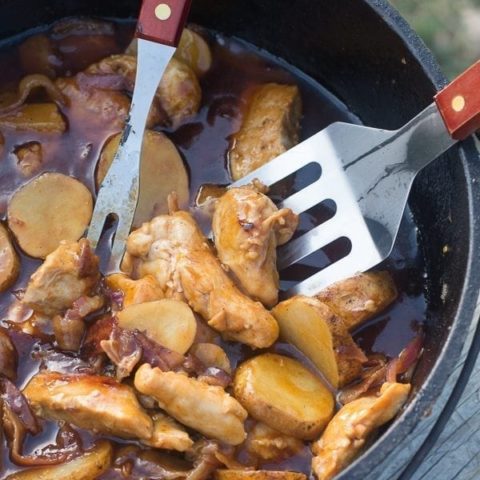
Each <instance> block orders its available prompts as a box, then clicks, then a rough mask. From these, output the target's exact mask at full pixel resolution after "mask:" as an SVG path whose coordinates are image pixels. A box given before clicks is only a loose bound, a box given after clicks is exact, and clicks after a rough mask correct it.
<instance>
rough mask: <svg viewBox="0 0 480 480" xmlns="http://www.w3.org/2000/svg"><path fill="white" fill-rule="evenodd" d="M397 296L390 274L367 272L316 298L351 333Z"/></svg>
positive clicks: (324, 291)
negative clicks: (337, 317)
mask: <svg viewBox="0 0 480 480" xmlns="http://www.w3.org/2000/svg"><path fill="white" fill-rule="evenodd" d="M397 296H398V292H397V289H396V287H395V284H394V283H393V279H392V277H391V275H390V274H389V273H388V272H367V273H361V274H359V275H356V276H355V277H352V278H347V279H346V280H342V281H340V282H336V283H334V284H333V285H331V286H329V287H327V288H326V289H325V290H322V291H321V292H320V293H319V294H318V295H317V298H318V299H319V300H321V301H322V302H324V303H326V304H327V305H328V306H329V307H330V308H331V309H332V310H333V311H334V312H335V313H336V314H337V315H338V316H339V317H341V318H342V319H343V320H344V321H345V323H346V325H347V328H348V329H349V330H352V329H353V328H355V327H358V326H359V325H361V324H362V323H363V322H366V321H367V320H368V319H369V318H372V317H374V316H375V315H378V314H379V313H380V312H381V311H382V310H384V309H385V308H387V307H388V306H389V305H390V304H391V303H393V302H394V301H395V300H396V298H397Z"/></svg>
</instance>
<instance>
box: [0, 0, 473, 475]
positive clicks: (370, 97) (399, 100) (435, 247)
mask: <svg viewBox="0 0 480 480" xmlns="http://www.w3.org/2000/svg"><path fill="white" fill-rule="evenodd" d="M138 8H139V1H138V0H100V1H98V0H0V36H2V37H7V36H11V35H12V34H16V33H20V32H23V31H25V30H26V29H29V28H32V27H35V26H39V25H42V24H45V23H50V22H52V21H54V20H56V19H58V18H61V17H64V16H71V15H100V16H106V17H121V18H126V17H131V16H134V15H135V14H136V12H137V11H138ZM190 18H191V20H192V21H193V22H195V23H198V24H200V25H203V26H205V27H208V28H212V29H214V30H217V31H220V32H222V33H225V34H227V35H234V36H237V37H240V38H242V39H244V40H247V41H249V42H251V43H253V44H255V45H257V46H258V47H261V48H264V49H266V50H268V51H269V52H271V53H272V54H274V55H277V56H279V57H282V58H284V59H285V60H287V61H288V62H290V63H291V64H293V65H295V66H296V67H298V68H300V69H301V70H303V71H304V72H305V73H307V74H308V75H310V76H312V77H313V78H315V79H316V80H318V81H319V82H320V83H322V84H323V85H324V86H325V87H327V88H328V89H329V90H330V91H331V92H332V93H334V94H335V95H336V96H337V97H338V98H339V99H340V100H342V101H343V102H344V103H345V104H346V105H347V106H348V108H349V109H350V110H351V111H352V112H353V113H354V114H356V115H357V116H358V117H359V118H360V119H361V120H362V122H364V123H365V124H366V125H368V126H372V127H378V128H386V129H396V128H399V127H400V126H401V125H403V124H404V123H406V122H407V120H409V119H410V118H411V117H413V116H414V115H415V114H417V113H418V112H419V111H420V110H422V109H423V108H424V107H426V106H427V105H428V104H429V103H431V101H432V97H433V95H434V94H435V92H436V90H438V89H440V88H441V87H442V86H444V85H445V83H446V80H445V78H444V76H443V75H442V73H441V72H440V70H439V67H438V65H437V63H436V62H435V60H434V58H433V57H432V55H431V54H430V52H429V51H428V50H427V49H426V48H425V46H424V45H423V43H422V42H421V40H420V39H419V38H418V37H417V36H416V34H415V33H414V32H413V31H412V30H411V29H410V28H409V26H408V25H407V24H406V22H405V21H404V20H403V19H402V18H401V17H400V16H399V15H398V14H397V13H396V12H395V10H394V9H393V8H392V7H390V6H389V5H388V4H387V3H386V2H385V1H383V0H194V2H193V9H192V13H191V17H190ZM305 101H306V102H308V99H305ZM410 208H411V210H412V211H413V213H414V216H415V219H416V223H417V225H418V237H419V241H420V245H421V248H422V252H423V254H424V258H425V264H426V270H427V272H428V277H427V284H428V285H427V298H428V325H427V329H428V330H427V337H426V345H425V353H424V355H423V357H422V359H421V362H420V364H419V366H418V368H417V371H416V374H415V377H414V386H415V391H416V392H415V396H414V397H413V398H412V400H411V402H410V404H409V405H408V406H407V408H406V410H405V412H404V413H403V414H402V416H401V417H400V418H399V419H398V420H397V421H396V422H395V423H394V424H393V425H391V426H390V428H389V429H388V430H387V431H386V432H384V433H383V435H382V436H381V438H380V439H379V440H378V441H377V442H376V443H375V444H374V445H373V446H372V447H371V448H370V449H369V450H368V451H367V452H366V453H365V454H363V455H362V456H361V457H360V458H359V459H358V460H357V461H356V462H355V463H354V464H353V465H351V467H350V468H348V469H347V470H346V471H344V472H343V474H342V475H340V477H339V478H341V479H349V480H353V479H370V478H372V479H373V478H375V479H379V478H385V479H387V478H388V479H393V478H397V477H398V476H399V475H400V473H401V471H402V470H403V469H404V467H405V466H406V465H408V464H409V462H410V467H409V468H407V474H404V476H405V475H406V476H409V474H408V472H411V471H412V470H413V469H414V467H415V464H418V462H419V461H421V458H422V454H424V453H425V451H426V449H427V446H428V439H427V441H426V443H424V440H425V438H426V433H428V431H429V430H430V429H431V427H432V425H433V424H434V423H435V422H432V419H433V420H437V418H440V423H437V426H436V430H437V431H438V430H439V428H440V426H441V424H442V422H443V423H444V422H445V419H447V418H448V412H449V409H451V408H452V406H453V404H454V401H455V399H456V398H458V395H459V392H460V391H461V388H462V385H463V384H464V382H465V379H466V378H467V377H468V370H464V372H462V373H460V369H455V368H454V367H455V365H456V364H457V361H458V360H459V358H460V355H461V353H462V350H463V352H464V353H465V350H466V346H468V342H469V341H468V339H469V338H471V336H470V337H469V336H468V332H470V333H471V332H474V330H475V328H476V321H477V318H476V315H475V307H476V304H477V297H478V292H479V290H480V254H478V252H480V245H479V243H480V224H479V222H478V221H477V218H480V163H479V158H478V153H477V151H476V149H475V146H474V144H473V141H472V140H468V141H466V142H463V144H461V145H460V146H458V147H457V148H455V149H453V150H452V151H450V152H449V153H448V154H447V155H445V156H444V157H443V158H442V159H440V160H438V161H437V162H434V164H432V165H431V167H429V168H427V169H425V170H424V171H423V173H422V174H421V176H420V177H419V178H418V179H417V181H416V183H415V186H414V189H413V192H412V195H411V198H410ZM445 245H448V246H450V249H449V251H448V254H445V250H444V248H443V247H444V246H445ZM474 343H475V342H474ZM475 354H476V345H475V344H474V345H473V347H472V349H470V355H469V357H467V358H468V362H472V361H473V360H474V356H475ZM468 362H467V363H468ZM458 378H460V379H461V381H460V382H457V380H458ZM447 380H448V383H447ZM455 384H457V386H456V388H454V387H455ZM446 385H447V386H446ZM445 386H446V388H447V389H448V391H445ZM452 392H453V393H452ZM439 398H440V399H441V400H442V402H443V403H441V405H440V406H439V405H437V403H438V402H437V399H439ZM449 398H450V400H449V403H447V407H446V409H443V407H444V406H445V403H446V400H448V399H449ZM442 410H443V413H442ZM422 424H425V428H422ZM439 425H440V426H439ZM434 431H435V429H434ZM422 443H423V446H422ZM414 455H416V456H414ZM412 458H413V462H412Z"/></svg>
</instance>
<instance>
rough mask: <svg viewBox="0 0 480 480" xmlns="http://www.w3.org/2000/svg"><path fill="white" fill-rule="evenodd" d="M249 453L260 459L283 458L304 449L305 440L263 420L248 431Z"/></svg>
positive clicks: (247, 443)
mask: <svg viewBox="0 0 480 480" xmlns="http://www.w3.org/2000/svg"><path fill="white" fill-rule="evenodd" d="M246 445H247V451H248V453H249V454H250V455H251V456H252V457H254V458H258V459H260V460H281V459H283V458H288V457H290V456H292V455H295V454H296V453H298V452H300V451H301V450H302V449H303V446H304V444H303V442H302V441H301V440H299V439H298V438H294V437H290V436H288V435H285V434H284V433H281V432H278V431H277V430H274V429H273V428H271V427H269V426H268V425H265V424H264V423H262V422H259V423H257V424H256V425H255V426H254V427H253V429H252V430H251V431H250V432H249V433H248V437H247V441H246Z"/></svg>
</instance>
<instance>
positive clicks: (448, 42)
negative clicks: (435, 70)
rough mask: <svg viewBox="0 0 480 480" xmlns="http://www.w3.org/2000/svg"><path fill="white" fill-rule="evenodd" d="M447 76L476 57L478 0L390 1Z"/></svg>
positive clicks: (479, 40) (479, 24) (479, 53)
mask: <svg viewBox="0 0 480 480" xmlns="http://www.w3.org/2000/svg"><path fill="white" fill-rule="evenodd" d="M390 1H391V3H392V4H393V5H394V6H395V7H396V8H397V9H398V10H399V11H400V13H401V14H402V15H403V16H404V17H405V18H406V19H407V21H408V22H409V23H410V24H411V25H412V26H413V28H414V29H415V30H416V31H417V32H418V33H419V35H420V36H421V37H422V38H423V40H424V42H425V43H426V44H427V45H428V47H429V48H430V49H431V50H433V52H434V53H435V55H436V57H437V59H438V61H439V62H440V65H441V66H442V69H443V71H444V72H445V74H446V75H447V76H448V77H449V78H453V77H455V75H457V74H458V73H460V72H461V71H462V70H464V69H465V68H466V67H468V66H469V65H471V64H472V63H473V62H475V61H476V60H478V59H480V0H390Z"/></svg>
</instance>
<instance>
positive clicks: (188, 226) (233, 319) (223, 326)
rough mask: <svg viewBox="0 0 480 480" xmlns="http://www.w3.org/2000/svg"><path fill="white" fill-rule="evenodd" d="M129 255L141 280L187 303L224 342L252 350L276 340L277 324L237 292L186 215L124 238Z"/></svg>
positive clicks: (166, 217)
mask: <svg viewBox="0 0 480 480" xmlns="http://www.w3.org/2000/svg"><path fill="white" fill-rule="evenodd" d="M127 252H128V254H129V255H130V257H131V258H133V259H134V263H137V265H136V268H135V269H136V272H137V273H138V275H139V276H140V277H144V276H145V275H153V276H154V277H155V278H156V280H157V282H158V283H159V285H160V286H161V287H162V289H163V290H164V292H165V295H166V296H167V297H173V298H178V299H186V300H187V301H188V303H189V304H190V306H191V307H192V308H193V310H195V311H196V312H198V313H199V314H200V315H202V316H203V317H204V318H205V319H206V320H207V322H208V324H209V325H210V326H211V327H212V328H214V329H215V330H217V331H219V332H221V333H222V335H223V336H224V338H225V339H229V340H237V341H239V342H242V343H245V344H247V345H250V346H251V347H253V348H266V347H269V346H270V345H272V344H273V342H274V341H275V340H276V339H277V337H278V325H277V322H276V320H275V319H274V318H273V316H272V315H271V314H270V313H269V312H268V311H267V310H266V309H265V308H264V307H263V306H262V304H261V303H259V302H254V301H253V300H251V299H250V298H248V297H247V296H245V295H243V294H242V293H241V292H240V291H239V290H238V289H237V287H236V286H235V285H234V283H233V281H232V280H230V278H229V277H228V275H227V273H226V272H225V271H224V270H223V268H222V266H221V264H220V262H219V261H218V259H217V258H216V257H215V255H214V254H213V252H212V250H211V248H210V246H209V245H208V242H207V239H206V238H205V237H204V236H203V234H202V232H201V231H200V229H199V227H198V225H197V224H196V223H195V220H194V219H193V218H192V216H191V215H190V214H188V213H186V212H175V213H173V214H171V215H160V216H158V217H156V218H154V219H153V220H152V221H151V222H148V223H144V224H143V225H142V227H141V228H139V229H138V230H135V231H134V232H133V233H132V234H131V235H130V237H129V238H128V241H127ZM135 259H136V260H137V262H135Z"/></svg>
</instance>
